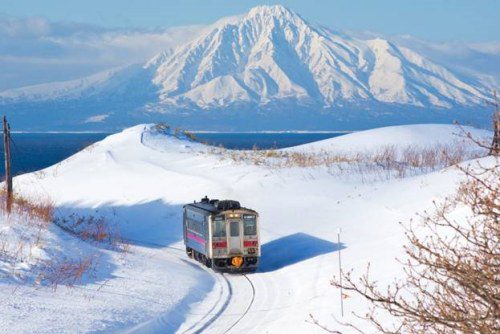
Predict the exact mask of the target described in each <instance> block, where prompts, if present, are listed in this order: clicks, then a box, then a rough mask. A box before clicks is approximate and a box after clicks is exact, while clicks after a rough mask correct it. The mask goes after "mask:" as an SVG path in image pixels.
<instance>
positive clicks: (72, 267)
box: [36, 256, 97, 291]
mask: <svg viewBox="0 0 500 334" xmlns="http://www.w3.org/2000/svg"><path fill="white" fill-rule="evenodd" d="M96 266H97V261H96V259H95V257H94V256H86V257H83V258H80V259H76V260H72V259H62V260H58V261H47V262H45V263H44V266H43V269H42V270H41V273H40V274H39V275H38V277H37V279H36V283H38V284H42V283H47V284H48V285H50V286H51V287H52V288H53V289H54V291H55V290H56V289H57V287H58V286H59V285H61V284H63V285H65V286H70V287H71V286H73V285H75V284H78V283H81V282H82V279H83V277H84V275H85V274H87V275H89V276H90V275H92V273H93V272H94V271H95V268H96Z"/></svg>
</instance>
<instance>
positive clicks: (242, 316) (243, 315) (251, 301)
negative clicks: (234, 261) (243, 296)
mask: <svg viewBox="0 0 500 334" xmlns="http://www.w3.org/2000/svg"><path fill="white" fill-rule="evenodd" d="M242 276H243V277H245V278H246V280H247V281H248V283H250V286H251V287H252V298H251V300H250V303H249V304H248V306H247V308H246V309H245V311H244V312H243V313H242V314H241V316H240V317H239V318H238V319H237V320H236V321H235V322H234V323H233V324H232V325H231V326H230V327H229V328H228V329H227V330H226V331H225V332H224V334H225V333H229V331H230V330H231V329H233V328H234V327H235V326H236V325H237V324H238V323H239V322H240V321H241V319H243V318H244V317H245V316H246V315H247V313H248V311H249V310H250V308H251V307H252V305H253V301H254V300H255V286H254V285H253V283H252V281H251V280H250V279H249V278H248V276H247V275H245V274H243V275H242Z"/></svg>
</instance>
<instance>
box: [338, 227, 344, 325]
mask: <svg viewBox="0 0 500 334" xmlns="http://www.w3.org/2000/svg"><path fill="white" fill-rule="evenodd" d="M340 232H342V230H341V229H340V228H338V229H337V247H338V248H339V280H340V315H341V316H342V317H344V293H343V290H342V258H341V257H340V250H341V248H342V247H341V246H340Z"/></svg>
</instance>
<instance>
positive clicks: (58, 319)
mask: <svg viewBox="0 0 500 334" xmlns="http://www.w3.org/2000/svg"><path fill="white" fill-rule="evenodd" d="M466 130H467V131H471V132H472V134H473V135H474V136H476V135H477V136H484V135H487V133H486V132H483V131H478V130H474V129H471V128H467V129H466ZM458 131H459V130H458V129H457V128H456V127H453V126H442V125H441V126H426V125H421V126H418V127H415V126H412V127H408V126H401V127H388V128H382V129H377V130H372V131H367V132H360V133H356V134H352V135H346V136H343V137H336V138H333V139H329V140H326V141H321V142H317V143H311V144H308V145H306V146H303V147H301V149H307V147H310V150H309V151H311V150H313V149H316V148H318V147H321V148H323V149H328V148H330V149H332V150H333V149H334V148H335V150H342V151H346V150H351V151H352V152H353V153H355V152H365V150H366V147H363V146H362V145H360V143H366V142H367V141H369V142H370V149H372V150H377V149H380V148H383V147H385V146H386V145H388V144H391V145H395V146H396V147H399V148H403V147H405V146H408V145H410V146H412V145H415V144H418V142H419V141H420V139H421V138H422V137H419V133H421V134H424V135H425V137H426V141H425V144H426V145H432V144H436V143H451V142H454V141H456V139H457V137H456V136H455V134H454V133H456V132H458ZM399 138H404V140H402V141H400V140H399ZM227 153H228V154H227V155H226V156H221V155H220V154H218V153H217V152H214V151H213V148H210V147H207V146H205V145H202V144H200V143H196V142H192V141H189V140H187V139H186V138H183V137H181V136H177V137H175V136H173V135H172V132H168V131H163V130H162V131H158V128H157V127H155V126H151V125H140V126H136V127H133V128H130V129H127V130H125V131H123V132H121V133H118V134H115V135H112V136H109V137H107V138H106V139H104V140H103V141H101V142H98V143H96V144H94V145H93V146H91V147H89V148H88V149H85V150H84V151H82V152H79V153H78V154H76V155H74V156H72V157H70V158H68V159H67V160H65V161H63V162H61V163H59V164H57V165H55V166H52V167H49V168H47V169H45V170H43V171H39V172H35V173H31V174H26V175H22V176H18V177H16V178H15V180H14V186H15V189H16V190H17V191H18V192H21V193H22V194H24V195H26V196H35V197H36V198H39V196H40V195H43V196H49V197H50V199H52V200H53V202H54V203H55V204H56V205H57V212H58V214H59V215H63V214H70V213H77V214H80V215H93V216H96V217H100V216H103V217H106V219H108V220H110V221H113V222H116V223H117V224H118V225H119V227H120V232H121V234H122V236H123V237H124V238H126V239H128V240H130V241H131V243H132V246H131V249H130V253H129V254H127V255H126V256H123V255H122V254H121V253H116V252H114V251H113V250H109V249H106V248H102V247H99V245H98V244H97V245H93V244H89V243H86V242H82V241H80V240H75V237H73V236H71V235H68V234H67V233H65V232H64V231H62V230H60V229H59V228H57V227H56V226H51V227H50V232H51V234H50V235H52V236H53V238H54V240H56V241H57V242H47V243H42V245H43V247H45V248H46V251H45V252H46V253H47V254H48V255H53V256H58V254H60V253H61V252H62V253H65V252H66V253H68V254H73V255H78V254H80V253H82V252H85V251H86V252H88V251H92V252H96V253H98V254H101V257H100V259H101V260H100V261H99V266H98V267H97V268H96V272H95V275H94V276H93V277H92V278H91V279H87V280H84V281H82V282H78V283H77V284H76V287H75V288H67V287H64V286H61V287H59V288H58V289H57V291H56V292H53V291H52V289H51V288H50V287H44V286H32V285H31V284H30V283H29V282H28V283H26V282H19V281H17V282H16V281H14V280H13V279H12V277H15V276H13V275H11V274H12V272H11V271H10V270H7V269H6V268H11V266H7V265H6V263H5V262H3V260H4V258H3V257H1V256H0V299H1V300H2V301H3V302H2V304H1V305H0V310H1V312H0V333H33V332H36V333H53V332H58V333H73V332H75V331H83V332H109V331H120V330H123V329H126V328H135V329H137V332H139V333H166V332H168V333H173V332H179V333H195V332H197V331H198V330H200V329H201V328H204V333H223V332H225V331H226V330H228V329H229V328H230V326H232V325H233V323H234V321H235V319H238V318H239V317H240V316H241V315H242V314H243V312H244V311H245V310H246V309H247V307H248V306H249V301H250V299H251V296H252V290H251V287H250V286H249V284H248V282H246V280H245V279H243V278H242V277H241V276H238V275H229V276H225V277H226V279H227V281H226V280H225V279H224V278H223V277H222V276H221V275H218V274H216V273H214V272H212V271H205V270H203V269H202V268H201V267H200V266H199V265H198V264H197V263H195V262H192V261H190V260H189V259H188V258H187V257H186V255H185V253H184V251H183V250H182V247H183V245H182V231H181V220H182V205H183V204H184V203H187V202H191V201H193V200H195V199H199V198H200V197H202V196H205V195H208V196H210V197H213V198H230V199H237V200H240V201H241V202H242V203H243V204H244V205H247V206H249V207H252V208H254V209H256V210H258V212H259V214H260V217H261V229H260V231H261V237H262V251H263V258H262V262H261V266H260V269H259V271H258V272H257V273H255V274H252V275H248V277H249V279H250V280H251V282H252V283H253V285H254V288H255V296H254V301H253V303H252V305H250V308H249V311H248V313H246V315H245V316H244V317H243V318H242V319H241V321H239V322H238V324H237V325H235V327H232V328H231V331H230V332H234V333H240V332H241V333H283V332H288V333H323V332H324V331H323V330H322V329H320V328H319V327H316V326H314V325H312V324H310V323H307V322H306V320H307V319H308V317H309V314H313V315H314V316H315V317H316V318H318V319H319V320H320V321H321V322H322V323H323V324H325V325H328V326H329V327H331V328H338V324H337V323H336V322H335V321H334V319H333V318H332V314H333V315H334V316H335V317H337V318H338V317H339V314H340V305H339V303H338V296H339V295H338V290H336V289H334V288H333V287H331V286H330V284H329V282H330V279H331V277H332V275H334V274H335V273H337V272H338V266H337V263H338V259H337V256H338V253H337V251H338V249H339V245H338V244H337V235H336V231H337V228H342V245H341V246H342V247H343V249H342V261H343V265H344V269H345V270H350V269H355V270H356V272H357V273H359V272H363V271H364V269H365V268H366V267H365V266H366V265H367V263H368V262H370V263H371V274H372V277H373V278H374V279H376V280H377V281H378V282H379V283H380V284H382V285H383V284H385V283H388V282H392V281H393V279H394V278H395V277H396V276H397V275H398V274H399V273H400V271H399V268H400V264H399V263H398V262H397V261H396V260H395V259H394V258H395V257H397V256H401V255H402V249H401V246H402V243H403V240H404V231H403V229H402V228H401V227H400V224H399V222H400V221H408V220H409V219H410V218H412V217H413V215H414V214H415V212H421V211H422V210H424V209H426V208H430V207H432V200H439V199H441V198H443V197H445V196H447V195H448V194H450V193H451V192H453V191H454V189H455V188H456V186H457V183H458V181H459V180H460V179H461V177H462V176H461V174H460V173H459V172H458V171H457V170H456V169H454V168H448V169H446V170H443V171H438V172H435V173H430V174H427V175H420V176H417V177H410V178H404V179H396V180H386V181H384V182H375V183H372V182H365V181H364V179H363V178H362V177H361V176H360V175H356V174H353V175H352V177H351V178H350V179H349V180H346V179H344V178H341V177H338V176H335V175H332V171H331V170H330V169H329V168H325V167H300V168H299V167H294V168H267V167H266V166H265V165H259V164H254V163H252V162H246V161H234V160H233V159H231V158H230V156H231V152H227ZM487 159H488V158H486V160H485V159H483V160H482V162H483V163H487V161H488V160H487ZM375 172H376V171H375ZM401 194H404V196H402V195H401ZM311 208H317V209H315V210H311ZM27 231H28V230H27V229H26V228H24V227H23V226H22V225H20V224H17V225H9V224H6V223H5V220H2V219H1V218H0V233H4V235H5V233H7V234H8V235H13V234H16V233H17V232H19V233H18V234H19V236H21V237H22V236H23V235H26V233H27ZM2 240H4V239H2ZM0 255H3V253H0ZM21 265H22V266H24V268H26V267H27V266H28V265H29V263H22V264H21ZM25 270H26V269H25ZM245 282H246V283H245ZM228 285H229V287H231V293H229V292H228V291H229V290H228ZM344 303H345V305H344V306H345V310H346V315H345V317H344V318H343V320H346V321H347V320H353V321H356V319H355V318H353V317H352V316H351V312H352V311H356V312H359V313H360V314H364V312H365V311H366V304H365V303H364V302H363V301H362V300H360V299H358V298H357V297H356V296H355V295H352V294H351V295H350V297H349V298H348V299H346V300H345V301H344ZM212 319H213V320H212ZM136 326H137V327H136ZM346 333H349V331H348V330H347V331H346Z"/></svg>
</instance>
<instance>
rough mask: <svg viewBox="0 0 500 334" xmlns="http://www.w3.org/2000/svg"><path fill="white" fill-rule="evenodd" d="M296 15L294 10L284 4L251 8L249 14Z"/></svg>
mask: <svg viewBox="0 0 500 334" xmlns="http://www.w3.org/2000/svg"><path fill="white" fill-rule="evenodd" d="M256 15H262V16H295V15H297V14H295V13H294V12H293V11H291V10H290V9H288V8H286V7H284V6H282V5H271V6H256V7H253V8H252V9H250V11H249V12H248V16H256Z"/></svg>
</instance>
